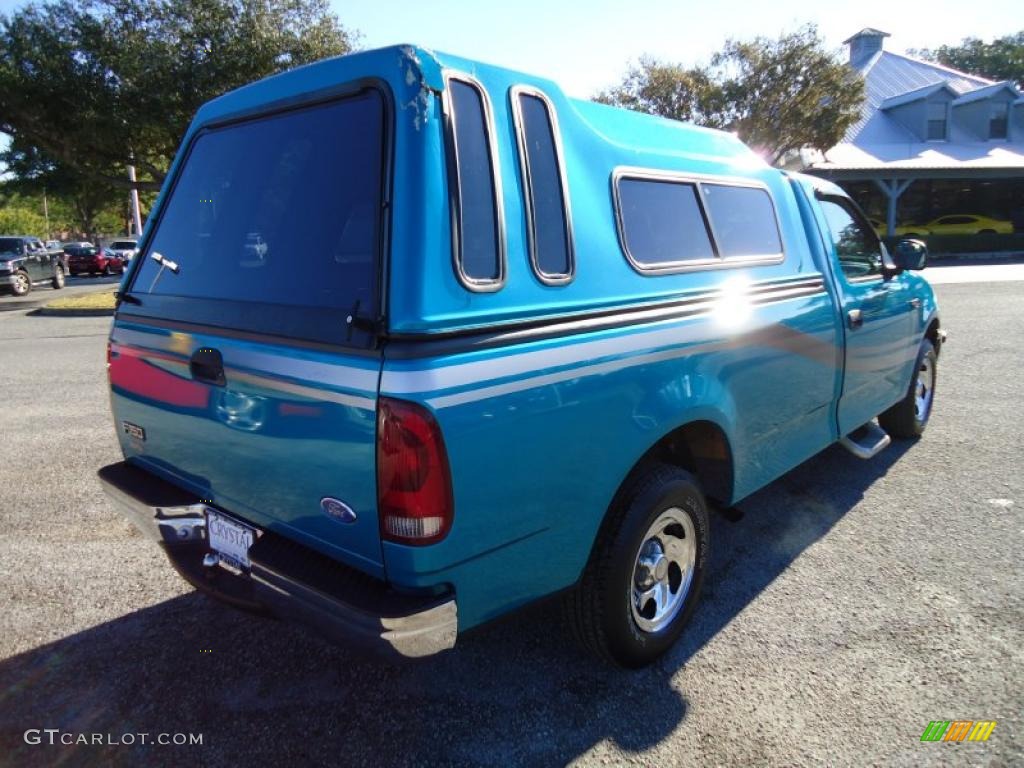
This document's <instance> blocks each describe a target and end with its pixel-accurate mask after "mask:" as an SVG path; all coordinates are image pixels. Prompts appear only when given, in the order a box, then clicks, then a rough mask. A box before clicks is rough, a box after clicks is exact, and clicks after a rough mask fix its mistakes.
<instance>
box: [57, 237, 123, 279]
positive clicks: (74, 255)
mask: <svg viewBox="0 0 1024 768" xmlns="http://www.w3.org/2000/svg"><path fill="white" fill-rule="evenodd" d="M64 252H65V253H66V254H67V255H68V272H69V273H70V274H71V276H72V277H76V276H77V275H84V274H90V275H120V274H123V273H124V264H125V262H124V259H122V258H121V257H120V256H118V255H117V254H114V253H111V252H110V251H107V250H105V249H103V248H98V247H96V246H95V245H90V246H78V247H71V248H66V249H65V250H64Z"/></svg>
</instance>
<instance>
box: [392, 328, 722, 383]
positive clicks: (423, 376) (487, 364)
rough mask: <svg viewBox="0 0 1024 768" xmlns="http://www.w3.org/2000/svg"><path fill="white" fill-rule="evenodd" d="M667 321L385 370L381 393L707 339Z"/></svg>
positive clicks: (497, 376)
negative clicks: (486, 356)
mask: <svg viewBox="0 0 1024 768" xmlns="http://www.w3.org/2000/svg"><path fill="white" fill-rule="evenodd" d="M664 322H671V323H675V325H674V326H673V327H672V328H663V329H661V330H659V331H654V332H647V333H643V332H641V333H627V334H625V335H619V336H616V337H614V338H610V339H600V340H598V341H590V342H584V343H583V344H564V343H563V344H562V346H558V347H553V348H550V349H544V350H539V351H537V352H521V353H518V354H515V355H508V356H507V357H503V358H501V359H499V360H480V361H478V362H475V363H463V364H461V365H450V366H447V367H440V368H432V369H425V370H419V371H402V370H394V369H390V368H385V369H384V373H383V375H382V376H381V386H380V389H381V392H382V393H387V394H394V395H401V394H417V393H424V392H437V391H439V390H442V389H451V388H453V387H459V386H465V385H467V384H479V383H481V382H484V381H492V380H494V379H500V378H504V377H506V376H517V375H523V374H528V373H534V372H536V371H538V370H542V369H544V368H554V367H557V366H561V365H574V364H576V363H582V362H586V361H588V360H593V359H595V358H600V357H610V356H614V355H621V354H624V353H627V352H650V351H652V350H655V349H658V348H660V347H666V346H672V345H677V344H685V343H687V342H691V341H695V340H697V339H700V338H704V337H705V336H706V335H707V329H706V328H705V327H704V326H703V325H701V326H693V327H689V328H683V327H679V325H678V323H679V320H678V319H673V320H667V321H664Z"/></svg>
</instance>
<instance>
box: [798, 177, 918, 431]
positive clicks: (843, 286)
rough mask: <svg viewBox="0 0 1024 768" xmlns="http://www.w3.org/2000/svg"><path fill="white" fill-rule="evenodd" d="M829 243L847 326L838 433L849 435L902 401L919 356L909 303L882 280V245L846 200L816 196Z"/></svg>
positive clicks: (898, 286) (900, 283)
mask: <svg viewBox="0 0 1024 768" xmlns="http://www.w3.org/2000/svg"><path fill="white" fill-rule="evenodd" d="M818 202H819V205H820V206H821V211H822V213H823V214H824V217H825V221H826V223H827V228H828V231H827V232H826V235H827V236H829V237H831V241H832V248H831V260H832V272H833V274H834V275H835V281H836V288H837V291H838V295H839V296H840V299H841V303H842V306H841V312H842V317H843V322H844V325H845V336H846V365H845V377H844V381H843V390H842V395H841V397H840V399H839V411H838V421H839V433H840V434H842V435H846V434H849V433H850V432H852V431H853V430H855V429H856V428H857V427H859V426H861V425H862V424H865V423H866V422H868V421H870V420H871V419H873V418H874V417H875V416H877V415H878V414H879V413H881V412H882V411H884V410H886V409H887V408H888V407H889V406H891V405H892V404H893V403H895V402H896V401H898V400H899V399H900V398H902V397H903V396H904V395H905V394H906V392H907V387H908V386H909V382H910V373H911V369H912V368H913V364H914V359H915V355H916V353H917V348H916V344H915V343H914V328H913V325H914V314H913V310H914V306H913V303H912V301H913V297H912V296H911V292H910V290H909V288H908V287H907V285H906V283H905V281H904V280H903V279H901V278H900V277H899V276H897V277H892V278H889V279H886V277H885V276H884V275H883V269H882V244H881V242H880V241H879V239H878V236H877V235H876V234H875V232H874V230H873V229H872V228H871V226H870V225H869V224H868V222H867V219H865V218H864V215H863V214H862V213H861V212H860V210H859V209H858V208H857V206H856V205H854V204H853V202H852V201H851V200H849V199H848V198H845V197H842V196H839V195H835V196H832V195H822V194H819V195H818Z"/></svg>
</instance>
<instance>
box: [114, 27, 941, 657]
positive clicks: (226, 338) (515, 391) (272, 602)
mask: <svg viewBox="0 0 1024 768" xmlns="http://www.w3.org/2000/svg"><path fill="white" fill-rule="evenodd" d="M925 261H926V253H925V252H924V248H923V245H921V244H918V243H913V242H908V243H906V244H901V246H900V248H899V249H897V250H896V251H895V252H894V253H893V254H891V255H890V254H889V253H887V252H886V250H885V248H884V246H883V245H882V243H881V242H880V241H879V240H878V238H877V236H876V235H875V233H874V231H873V230H872V228H871V226H870V223H869V222H867V220H866V219H865V218H864V216H863V214H862V213H861V212H860V211H859V210H858V209H857V207H856V205H855V204H854V203H853V202H852V201H851V200H850V199H849V197H848V196H847V195H846V194H845V193H843V191H842V190H841V189H839V188H838V187H836V186H834V185H832V184H829V183H827V182H824V181H821V180H818V179H814V178H812V177H806V176H800V175H794V174H787V173H784V172H781V171H779V170H776V169H774V168H771V167H769V166H768V165H767V164H765V163H764V161H763V160H762V159H761V158H759V157H758V156H757V155H756V154H755V153H754V152H752V151H751V150H750V149H748V148H747V147H745V146H744V145H743V144H742V143H741V142H740V141H739V140H738V139H737V138H736V137H735V136H732V135H730V134H727V133H723V132H719V131H713V130H708V129H703V128H696V127H693V126H687V125H684V124H681V123H677V122H674V121H670V120H665V119H661V118H656V117H651V116H648V115H641V114H637V113H633V112H628V111H625V110H620V109H614V108H611V107H607V106H603V105H599V104H594V103H590V102H583V101H578V100H574V99H571V98H568V97H567V96H566V95H565V94H564V93H563V92H562V90H561V89H560V88H559V87H558V86H557V85H556V84H555V83H553V82H551V81H549V80H546V79H544V78H539V77H535V76H531V75H527V74H524V73H520V72H514V71H511V70H506V69H502V68H499V67H493V66H489V65H486V64H482V63H480V62H476V61H471V60H467V59H463V58H460V57H457V56H451V55H448V54H442V53H437V52H433V51H429V50H426V49H424V48H419V47H415V46H396V47H391V48H385V49H381V50H377V51H368V52H363V53H358V54H353V55H350V56H345V57H340V58H336V59H329V60H326V61H323V62H319V63H317V64H314V65H310V66H307V67H302V68H299V69H297V70H293V71H290V72H286V73H283V74H281V75H277V76H275V77H272V78H269V79H267V80H264V81H260V82H258V83H254V84H251V85H249V86H246V87H244V88H241V89H239V90H237V91H233V92H231V93H228V94H225V95H224V96H222V97H220V98H218V99H216V100H214V101H212V102H210V103H209V104H207V105H205V106H204V107H203V108H202V109H201V110H200V111H199V113H198V114H197V115H196V117H195V119H194V121H193V123H192V125H191V127H190V129H189V131H188V133H187V135H186V137H185V139H184V142H183V145H182V149H181V150H180V151H179V153H178V156H177V158H176V160H175V163H174V165H173V167H172V168H171V171H170V173H169V174H168V177H167V181H166V183H165V185H164V188H163V190H162V191H161V194H160V196H159V198H158V200H157V202H156V204H155V206H154V209H153V214H152V215H151V218H150V221H149V223H148V224H147V227H146V231H145V232H144V233H143V236H142V239H141V240H140V242H139V251H138V256H137V258H134V259H133V260H132V262H131V264H130V266H129V267H128V274H127V275H126V277H125V279H124V281H123V283H122V287H121V290H120V292H119V304H118V308H117V312H116V316H115V318H114V322H113V326H112V329H111V335H110V342H109V353H108V374H109V379H110V387H111V405H112V410H113V417H114V422H115V428H116V430H117V434H118V438H119V440H120V444H121V448H122V451H123V453H124V461H122V462H119V463H117V464H114V465H111V466H108V467H104V468H103V469H101V470H100V479H101V481H102V483H103V485H104V487H105V489H106V490H107V491H108V493H109V494H110V496H111V498H112V499H114V501H115V502H117V504H118V505H119V506H120V508H121V509H123V510H124V511H125V513H126V514H128V515H129V516H130V517H131V518H132V519H133V520H134V521H136V523H137V524H138V525H139V526H140V528H142V529H143V530H144V531H146V532H147V533H148V534H149V535H150V536H151V537H152V538H154V539H155V540H156V541H158V542H159V543H160V545H161V546H162V547H163V548H164V549H165V551H166V552H167V554H168V556H169V557H170V559H171V561H172V563H173V564H174V566H175V568H176V569H177V570H178V571H179V573H181V574H182V575H183V576H184V577H185V578H186V579H188V580H189V581H190V582H191V583H193V584H194V585H195V586H197V587H198V588H200V589H204V590H207V591H209V592H212V593H214V594H215V595H217V596H219V597H221V598H222V599H224V600H225V601H226V602H229V603H232V604H235V605H240V606H243V607H250V608H255V609H261V610H268V611H270V612H272V613H274V614H276V615H279V616H282V617H285V618H289V619H292V620H295V621H298V622H300V623H303V624H306V625H309V626H311V627H313V628H315V629H317V630H318V631H320V632H322V633H323V634H325V635H327V636H329V637H330V638H332V639H334V640H336V641H338V642H342V643H360V644H364V645H367V646H369V647H372V648H374V649H377V650H382V651H383V652H385V653H390V654H397V655H403V656H423V655H430V654H433V653H436V652H439V651H442V650H446V649H449V648H451V647H452V646H453V645H454V644H455V642H456V638H457V636H458V634H459V633H460V632H463V631H465V630H467V629H469V628H471V627H474V626H477V625H479V624H481V623H483V622H485V621H488V620H491V619H493V618H496V617H498V616H500V615H502V614H504V613H507V612H508V611H511V610H514V609H516V608H518V607H520V606H523V605H525V604H528V603H530V602H532V601H535V600H539V599H541V598H543V597H546V596H549V595H551V594H554V593H564V595H565V596H566V597H565V599H566V601H567V603H568V605H569V611H568V615H569V616H571V617H572V623H573V625H574V627H575V629H576V631H577V635H578V636H579V637H580V638H581V640H582V641H583V644H584V645H585V646H587V647H588V648H590V649H592V650H593V651H595V652H596V653H597V654H598V655H599V656H602V657H604V658H606V659H609V660H611V661H613V662H615V663H618V664H621V665H624V666H630V667H635V666H642V665H644V664H647V663H650V662H651V661H652V660H654V659H655V658H657V657H658V656H659V655H660V654H662V653H664V652H665V651H666V650H667V649H668V648H669V647H670V646H671V645H672V643H673V642H674V641H675V640H676V638H678V636H679V635H680V633H681V632H682V631H683V628H684V627H685V625H686V623H687V621H688V619H689V617H690V615H691V614H692V613H693V611H694V610H695V609H696V605H697V598H698V595H699V593H700V590H701V585H702V582H703V579H704V573H705V567H706V563H707V556H708V548H709V546H710V542H709V536H710V533H709V526H708V509H709V507H711V506H721V507H728V506H730V505H732V504H735V503H736V502H737V501H739V500H741V499H743V498H744V497H746V496H748V495H749V494H751V493H753V492H754V491H756V490H757V489H759V488H761V487H763V486H764V485H765V484H767V483H769V482H771V481H772V480H774V479H775V478H777V477H778V476H780V475H781V474H783V473H784V472H786V471H788V470H789V469H792V468H793V467H794V466H796V465H797V464H799V463H800V462H802V461H804V460H805V459H807V458H809V457H810V456H812V455H814V454H815V453H817V452H818V451H820V450H822V449H824V448H825V447H827V446H829V445H831V444H833V443H835V442H837V441H840V442H843V444H844V445H846V446H847V447H848V448H850V450H852V451H853V452H855V453H857V454H858V455H860V456H862V457H864V458H868V457H870V456H871V455H873V454H874V453H876V452H877V451H878V450H881V449H883V448H884V447H885V445H886V444H888V441H889V439H890V436H896V437H907V438H913V437H917V436H919V435H920V434H921V432H922V431H923V429H924V427H925V425H926V424H927V421H928V417H929V416H930V413H931V403H932V396H933V393H934V385H935V371H936V363H937V359H938V351H939V346H940V342H941V340H942V338H943V336H942V333H941V331H940V329H939V325H938V315H937V307H936V304H935V300H934V296H933V294H932V292H931V289H930V288H929V287H928V285H927V283H926V282H925V281H924V280H923V279H921V278H920V277H918V276H916V275H912V274H911V272H912V271H914V270H918V269H921V268H923V266H924V264H925ZM876 417H878V418H879V422H878V423H876V422H875V421H874V419H875V418H876Z"/></svg>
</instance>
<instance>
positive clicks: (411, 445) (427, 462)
mask: <svg viewBox="0 0 1024 768" xmlns="http://www.w3.org/2000/svg"><path fill="white" fill-rule="evenodd" d="M377 497H378V513H379V515H380V530H381V536H383V537H384V538H385V539H388V540H390V541H397V542H401V543H402V544H433V543H434V542H435V541H440V540H441V539H443V538H444V537H445V536H446V535H447V534H448V531H449V529H450V528H451V526H452V515H453V509H452V507H453V504H452V482H451V474H450V473H449V471H448V455H447V453H446V452H445V448H444V439H443V438H442V436H441V428H440V427H439V426H438V425H437V422H436V421H435V420H434V417H433V416H431V414H430V411H428V410H427V409H426V408H424V407H423V406H421V405H417V404H415V403H409V402H405V401H404V400H392V399H390V398H387V397H382V398H381V399H380V401H379V403H378V411H377Z"/></svg>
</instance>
